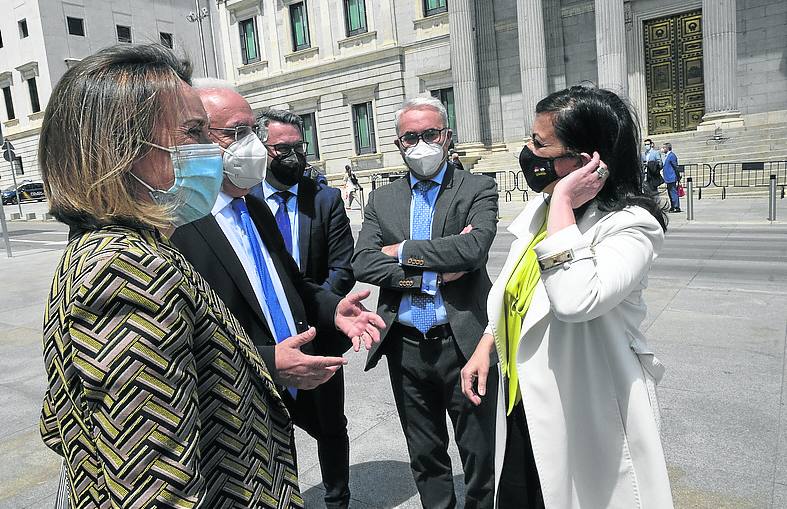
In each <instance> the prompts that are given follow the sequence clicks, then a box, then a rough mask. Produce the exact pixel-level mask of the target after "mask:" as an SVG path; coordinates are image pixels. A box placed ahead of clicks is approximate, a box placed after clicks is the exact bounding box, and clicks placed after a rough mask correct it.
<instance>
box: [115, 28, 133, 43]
mask: <svg viewBox="0 0 787 509" xmlns="http://www.w3.org/2000/svg"><path fill="white" fill-rule="evenodd" d="M115 29H116V31H117V34H118V42H131V27H128V26H125V25H115Z"/></svg>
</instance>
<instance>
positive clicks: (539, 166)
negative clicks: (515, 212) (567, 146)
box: [519, 145, 577, 193]
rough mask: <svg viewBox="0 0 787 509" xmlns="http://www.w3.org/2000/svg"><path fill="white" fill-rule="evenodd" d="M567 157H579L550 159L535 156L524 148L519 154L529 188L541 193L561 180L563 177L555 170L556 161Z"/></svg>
mask: <svg viewBox="0 0 787 509" xmlns="http://www.w3.org/2000/svg"><path fill="white" fill-rule="evenodd" d="M565 157H577V156H576V155H575V154H565V155H562V156H560V157H555V158H552V159H550V158H547V157H539V156H537V155H535V154H534V153H533V151H532V150H530V148H528V146H527V145H525V146H524V147H522V152H520V153H519V167H520V168H522V173H524V174H525V181H526V182H527V185H528V187H530V189H532V190H533V191H535V192H536V193H540V192H541V191H543V190H544V189H545V188H546V187H547V186H548V185H549V184H551V183H552V182H555V181H557V180H560V178H561V177H560V176H558V174H557V171H556V170H555V161H557V160H558V159H563V158H565Z"/></svg>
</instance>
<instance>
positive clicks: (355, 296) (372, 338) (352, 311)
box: [335, 290, 385, 352]
mask: <svg viewBox="0 0 787 509" xmlns="http://www.w3.org/2000/svg"><path fill="white" fill-rule="evenodd" d="M369 294H371V292H370V291H369V290H363V291H360V292H356V293H351V294H350V295H348V296H347V297H345V298H343V299H342V300H341V301H339V305H338V306H336V318H335V323H336V328H337V329H339V330H340V331H342V332H343V333H344V335H345V336H347V337H348V338H350V340H352V342H353V350H355V351H356V352H358V351H359V350H360V349H361V342H363V343H364V345H365V346H366V349H367V350H369V349H371V348H372V345H373V344H374V343H379V342H380V330H379V329H383V328H385V321H384V320H383V319H382V318H380V316H379V315H377V314H376V313H372V312H371V311H369V310H368V309H366V308H365V307H364V306H363V304H361V301H362V300H364V299H365V298H366V297H368V296H369Z"/></svg>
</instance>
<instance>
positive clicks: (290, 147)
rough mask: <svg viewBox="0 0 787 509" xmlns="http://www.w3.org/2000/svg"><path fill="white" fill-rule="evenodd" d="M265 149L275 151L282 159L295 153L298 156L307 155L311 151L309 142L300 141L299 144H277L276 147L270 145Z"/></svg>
mask: <svg viewBox="0 0 787 509" xmlns="http://www.w3.org/2000/svg"><path fill="white" fill-rule="evenodd" d="M264 145H265V147H266V148H267V149H268V150H270V149H273V150H275V151H276V153H277V154H278V155H280V156H282V157H287V156H288V155H290V154H292V153H293V152H295V153H296V154H300V155H302V156H303V155H306V151H307V150H308V149H309V142H307V141H299V142H298V143H292V144H290V143H277V144H275V145H268V144H264Z"/></svg>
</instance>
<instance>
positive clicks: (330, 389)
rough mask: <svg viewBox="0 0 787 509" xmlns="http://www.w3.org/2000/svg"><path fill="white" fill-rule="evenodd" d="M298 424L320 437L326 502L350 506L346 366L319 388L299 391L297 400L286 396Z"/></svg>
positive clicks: (318, 438)
mask: <svg viewBox="0 0 787 509" xmlns="http://www.w3.org/2000/svg"><path fill="white" fill-rule="evenodd" d="M285 401H286V402H287V406H288V408H289V409H290V411H291V412H290V413H291V414H292V418H293V421H294V422H295V425H296V426H298V427H300V428H301V429H303V430H304V431H305V432H306V433H308V434H309V435H310V436H311V437H313V438H314V439H315V440H317V455H318V457H319V459H320V471H321V472H322V484H323V487H324V488H325V506H326V507H327V508H328V509H334V508H337V509H338V508H346V507H347V506H348V505H349V503H350V439H349V437H348V436H347V418H346V417H345V416H344V368H342V369H340V370H339V371H337V372H336V374H335V375H333V376H332V377H331V379H330V380H328V381H327V382H325V383H324V384H322V385H320V386H319V387H317V388H316V389H312V390H309V391H306V390H300V391H298V397H297V398H296V400H295V401H294V402H293V401H292V398H290V397H289V393H287V396H286V397H285Z"/></svg>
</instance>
